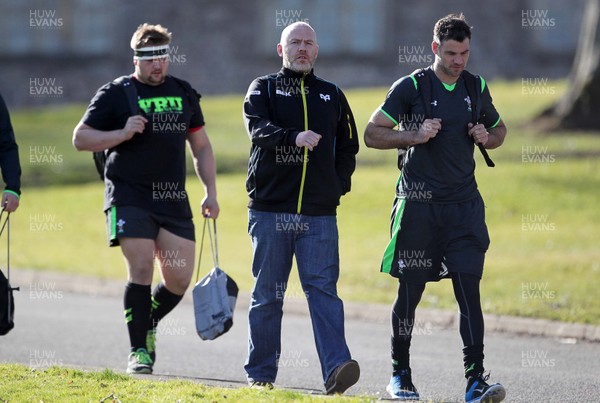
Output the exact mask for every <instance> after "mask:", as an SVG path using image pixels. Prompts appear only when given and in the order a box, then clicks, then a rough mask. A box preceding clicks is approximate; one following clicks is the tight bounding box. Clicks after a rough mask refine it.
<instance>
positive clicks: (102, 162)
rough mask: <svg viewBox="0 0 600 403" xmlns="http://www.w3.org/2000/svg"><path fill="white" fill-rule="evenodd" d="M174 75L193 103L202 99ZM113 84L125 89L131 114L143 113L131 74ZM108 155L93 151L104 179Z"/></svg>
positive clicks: (104, 152)
mask: <svg viewBox="0 0 600 403" xmlns="http://www.w3.org/2000/svg"><path fill="white" fill-rule="evenodd" d="M170 77H172V78H173V79H174V80H175V82H176V83H177V84H179V85H180V86H181V87H182V88H183V89H184V90H185V94H186V97H187V99H188V101H189V103H190V105H193V104H194V102H198V101H197V100H198V99H200V96H201V95H200V94H198V93H197V92H196V91H194V90H193V89H192V87H191V86H190V85H189V84H188V83H186V82H185V81H182V80H180V79H178V78H177V77H173V76H170ZM113 84H115V85H118V86H120V87H121V88H123V91H125V95H126V96H127V103H128V104H129V112H130V113H131V116H135V115H138V114H140V113H142V111H141V110H140V106H139V104H138V94H137V89H136V88H135V84H134V83H133V82H132V81H131V76H121V77H119V78H117V79H115V80H114V81H113ZM194 96H195V97H196V98H195V99H196V101H194V98H193V97H194ZM107 157H108V150H103V151H95V152H93V153H92V158H93V159H94V165H96V171H98V175H99V176H100V179H101V180H102V181H103V180H104V167H105V166H106V158H107Z"/></svg>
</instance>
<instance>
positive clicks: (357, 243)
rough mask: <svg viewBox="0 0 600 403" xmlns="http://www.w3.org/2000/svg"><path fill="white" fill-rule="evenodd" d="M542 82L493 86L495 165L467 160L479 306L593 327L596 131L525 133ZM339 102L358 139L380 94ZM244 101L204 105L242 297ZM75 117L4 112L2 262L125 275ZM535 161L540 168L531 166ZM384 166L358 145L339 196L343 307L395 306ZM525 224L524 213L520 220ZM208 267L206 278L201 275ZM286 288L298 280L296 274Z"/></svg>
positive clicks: (62, 111)
mask: <svg viewBox="0 0 600 403" xmlns="http://www.w3.org/2000/svg"><path fill="white" fill-rule="evenodd" d="M549 85H552V86H554V87H555V88H556V93H555V94H553V95H543V96H542V95H538V96H529V95H524V94H522V93H521V84H520V83H519V82H492V83H490V86H491V88H492V93H493V95H494V100H495V104H496V106H497V108H498V110H499V111H500V112H501V114H502V116H503V119H504V121H505V122H506V124H507V126H508V127H509V134H508V137H507V140H506V143H505V145H504V146H503V147H502V148H500V149H498V150H492V151H491V152H490V154H491V156H492V158H493V159H494V160H495V161H496V163H497V167H496V168H494V169H489V168H487V167H485V164H484V163H483V160H482V159H481V157H480V156H479V154H477V156H476V159H477V163H478V170H477V177H478V182H479V185H480V189H481V192H482V194H483V196H484V199H485V201H486V205H487V223H488V227H489V230H490V236H491V238H492V244H491V247H490V250H489V252H488V255H487V260H486V271H485V275H484V281H483V283H482V300H483V303H484V305H485V310H486V312H489V313H498V314H511V315H520V316H532V317H542V318H548V319H559V320H563V321H569V322H583V323H593V324H600V300H598V299H597V298H594V295H595V294H594V290H593V289H592V287H593V285H594V284H596V283H597V279H598V278H600V277H599V276H600V252H598V248H597V246H596V245H597V239H598V238H600V230H599V229H598V225H597V223H598V222H600V217H599V216H600V213H599V211H598V209H597V207H596V204H597V200H598V195H599V191H598V184H599V183H600V170H599V169H598V168H599V167H598V161H599V159H598V156H599V155H600V136H598V134H599V133H595V135H594V134H589V133H588V134H584V133H576V132H565V133H559V134H556V135H552V136H544V135H543V134H540V133H535V132H532V131H530V130H528V129H524V128H523V127H522V125H523V124H524V123H526V122H527V121H528V120H529V119H530V118H531V117H532V116H533V115H535V114H536V113H537V112H539V111H540V110H542V109H543V108H544V107H545V106H547V105H549V104H550V103H551V102H553V101H554V100H555V99H556V98H557V97H558V96H559V95H560V93H561V92H562V91H563V89H564V88H565V83H564V82H554V83H550V84H549ZM347 93H348V99H349V102H350V104H351V105H352V107H353V110H354V113H355V117H356V121H357V126H358V128H359V132H360V135H361V137H362V131H363V130H364V127H365V125H366V122H367V120H368V118H369V116H370V115H371V113H372V111H373V110H374V109H375V108H376V107H377V105H379V104H380V103H381V101H382V100H383V97H384V96H385V93H386V89H385V88H376V89H357V90H352V91H347ZM241 103H242V96H224V97H206V99H204V98H203V109H204V113H205V116H206V119H207V122H208V126H207V130H208V132H209V135H210V136H211V141H212V143H213V146H214V149H215V153H216V155H217V159H218V164H219V172H220V174H219V178H218V188H219V202H220V204H221V209H222V214H221V218H219V246H220V263H221V266H222V268H223V269H225V270H226V271H227V272H228V273H230V274H231V275H232V276H233V277H234V278H235V279H236V281H237V282H238V283H239V285H240V287H241V289H242V290H243V291H249V290H250V287H251V284H252V277H251V275H250V261H251V248H250V241H249V238H248V236H247V234H246V227H247V209H246V203H247V196H246V193H245V189H244V180H245V165H246V162H247V154H248V148H249V140H248V139H247V135H246V133H245V131H244V129H243V126H242V120H241ZM83 109H84V107H83V106H80V107H74V106H68V107H62V108H54V109H41V110H36V111H17V112H13V125H14V126H15V130H16V133H17V136H18V140H19V144H20V147H21V158H22V165H23V170H24V182H25V183H26V186H25V187H24V189H23V190H24V195H23V199H22V206H21V208H20V210H19V211H18V212H17V214H15V215H14V216H13V226H12V230H13V234H14V236H13V245H14V247H13V249H12V263H13V265H14V266H15V267H25V268H35V269H39V270H59V271H64V272H70V273H79V274H89V275H94V276H101V277H107V278H120V279H125V268H124V263H123V259H122V257H121V254H120V251H119V250H118V249H115V248H108V247H107V246H106V235H105V231H104V216H103V214H102V212H101V210H102V184H101V183H100V182H99V181H98V180H97V179H96V176H95V175H96V174H95V171H94V168H93V164H92V162H91V156H90V154H89V153H77V152H75V151H74V150H73V149H72V146H71V145H70V137H71V130H72V127H73V126H74V125H75V123H76V122H77V120H78V119H79V118H80V115H81V114H82V113H83ZM42 128H45V130H43V131H42V130H41V129H42ZM42 140H43V141H44V142H43V143H42ZM31 145H33V146H36V145H37V146H40V145H41V146H43V145H46V146H52V145H55V146H56V150H57V153H61V154H62V156H63V158H62V160H63V162H62V163H61V164H56V165H42V166H36V165H33V164H31V163H28V161H29V157H30V146H31ZM532 156H533V157H535V158H537V157H541V158H545V159H546V160H547V161H545V162H546V163H542V162H540V161H538V162H528V158H530V157H532ZM535 158H534V159H535ZM394 166H395V152H394V151H386V152H383V151H379V150H373V149H368V148H366V147H365V146H364V144H363V145H362V148H361V151H360V153H359V155H358V167H357V171H356V173H355V175H354V177H353V188H352V192H351V193H349V194H348V195H347V196H345V197H344V198H343V199H342V206H341V207H340V209H339V211H338V222H339V228H340V255H341V263H342V266H341V269H342V272H341V277H340V282H339V289H340V294H341V295H342V297H343V298H345V299H346V300H353V301H366V302H382V303H391V302H392V300H393V298H394V294H395V288H396V282H395V281H394V279H392V278H391V277H389V276H387V275H383V274H380V273H379V272H378V267H379V263H380V259H381V254H382V252H383V250H384V248H385V245H386V243H387V241H388V236H389V235H388V217H389V211H390V206H391V201H392V197H393V187H394V183H395V181H396V177H397V171H396V169H395V168H394ZM84 181H89V183H82V182H84ZM34 184H45V185H47V186H33V185H34ZM188 193H189V195H190V199H191V201H192V206H195V207H196V208H195V211H198V208H197V206H198V204H199V203H200V200H201V198H202V196H203V194H202V189H201V187H200V185H199V184H198V181H197V180H195V179H190V181H189V189H188ZM528 217H532V219H529V221H530V222H529V223H528V222H527V220H528ZM531 221H533V222H531ZM198 224H200V222H199V221H197V226H198ZM528 224H529V225H530V227H528ZM197 233H199V231H197ZM207 256H208V255H207ZM208 260H209V258H208V257H207V258H206V259H205V266H204V267H203V270H208V265H209V262H208ZM293 281H295V282H297V276H294V280H293ZM292 289H299V288H292ZM423 306H428V307H438V308H451V309H455V302H454V298H453V295H452V289H451V285H450V284H449V282H447V281H445V282H441V283H436V284H430V285H428V290H427V291H426V293H425V295H424V297H423Z"/></svg>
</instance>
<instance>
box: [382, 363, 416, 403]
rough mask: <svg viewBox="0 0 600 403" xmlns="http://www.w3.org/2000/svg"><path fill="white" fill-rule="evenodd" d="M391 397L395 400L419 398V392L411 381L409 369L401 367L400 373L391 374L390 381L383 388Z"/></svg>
mask: <svg viewBox="0 0 600 403" xmlns="http://www.w3.org/2000/svg"><path fill="white" fill-rule="evenodd" d="M385 390H387V392H388V393H389V394H390V396H391V397H392V399H397V400H419V392H417V388H415V385H413V383H412V376H411V372H410V369H403V370H402V371H400V375H392V379H390V383H389V385H388V386H387V388H386V389H385Z"/></svg>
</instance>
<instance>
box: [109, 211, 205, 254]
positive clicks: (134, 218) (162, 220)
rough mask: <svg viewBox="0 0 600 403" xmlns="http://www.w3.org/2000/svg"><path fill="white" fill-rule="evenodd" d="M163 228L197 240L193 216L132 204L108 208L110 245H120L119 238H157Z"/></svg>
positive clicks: (191, 239)
mask: <svg viewBox="0 0 600 403" xmlns="http://www.w3.org/2000/svg"><path fill="white" fill-rule="evenodd" d="M161 228H164V229H165V230H167V231H169V232H170V233H172V234H175V235H177V236H179V237H182V238H185V239H189V240H190V241H195V238H196V236H195V232H194V222H193V221H192V219H191V218H175V217H169V216H165V215H161V214H155V213H152V212H150V211H148V210H145V209H143V208H139V207H132V206H122V207H121V206H119V207H111V208H110V209H108V210H106V229H107V232H108V244H109V245H110V246H118V245H119V238H145V239H156V238H157V237H158V232H159V231H160V229H161Z"/></svg>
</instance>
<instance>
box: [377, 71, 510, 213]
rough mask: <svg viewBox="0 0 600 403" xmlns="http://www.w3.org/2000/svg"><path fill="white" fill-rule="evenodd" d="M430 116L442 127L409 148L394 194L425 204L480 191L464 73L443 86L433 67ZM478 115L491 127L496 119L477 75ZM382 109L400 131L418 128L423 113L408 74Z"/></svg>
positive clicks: (393, 89)
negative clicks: (469, 128) (469, 130)
mask: <svg viewBox="0 0 600 403" xmlns="http://www.w3.org/2000/svg"><path fill="white" fill-rule="evenodd" d="M426 74H429V75H430V77H431V84H432V97H431V104H432V105H431V111H432V112H431V113H432V115H433V116H432V117H433V118H440V119H442V122H441V124H442V128H441V130H440V131H439V132H438V133H437V135H436V136H435V137H434V138H432V139H430V140H429V141H428V142H427V143H425V144H418V145H415V146H412V147H410V148H409V149H408V152H407V156H406V159H405V164H404V168H403V170H402V175H401V178H400V179H401V180H400V181H399V184H398V189H397V190H398V194H399V196H400V197H405V198H407V199H410V200H414V201H419V202H426V203H452V202H460V201H465V200H469V199H472V198H473V197H476V196H477V195H478V190H477V183H476V181H475V160H474V158H473V153H474V148H475V146H474V143H473V139H472V138H471V137H470V136H469V135H468V127H467V125H468V123H469V122H470V121H471V119H472V113H471V110H470V107H471V102H470V99H469V97H468V93H467V89H466V86H465V82H464V79H463V78H462V76H461V77H460V78H459V79H458V81H457V82H456V83H455V84H454V85H453V86H450V87H448V86H445V85H444V84H443V83H442V82H441V81H440V80H439V79H438V78H437V76H436V75H435V73H433V71H431V69H427V70H426ZM480 89H481V91H482V92H481V99H480V101H479V103H480V108H481V113H480V118H479V123H482V124H483V125H484V126H485V127H486V128H488V129H489V128H492V127H494V126H495V125H496V124H497V123H498V122H499V120H500V116H499V115H498V112H497V111H496V109H495V107H494V105H493V103H492V98H491V96H490V92H489V90H488V87H487V85H486V83H485V81H484V80H483V79H481V88H480ZM381 112H382V113H384V114H385V115H386V116H387V117H388V118H390V119H391V120H392V121H393V122H394V123H396V124H399V125H400V130H403V129H404V130H418V127H419V124H420V123H419V122H421V121H422V120H423V118H424V117H425V116H426V113H425V107H424V106H423V100H422V99H421V97H420V95H419V92H418V90H417V83H416V80H415V79H413V77H411V76H406V77H403V78H401V79H400V80H398V81H396V82H395V83H394V84H393V85H392V87H391V89H390V90H389V92H388V94H387V97H386V100H385V101H384V103H383V105H382V106H381Z"/></svg>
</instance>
